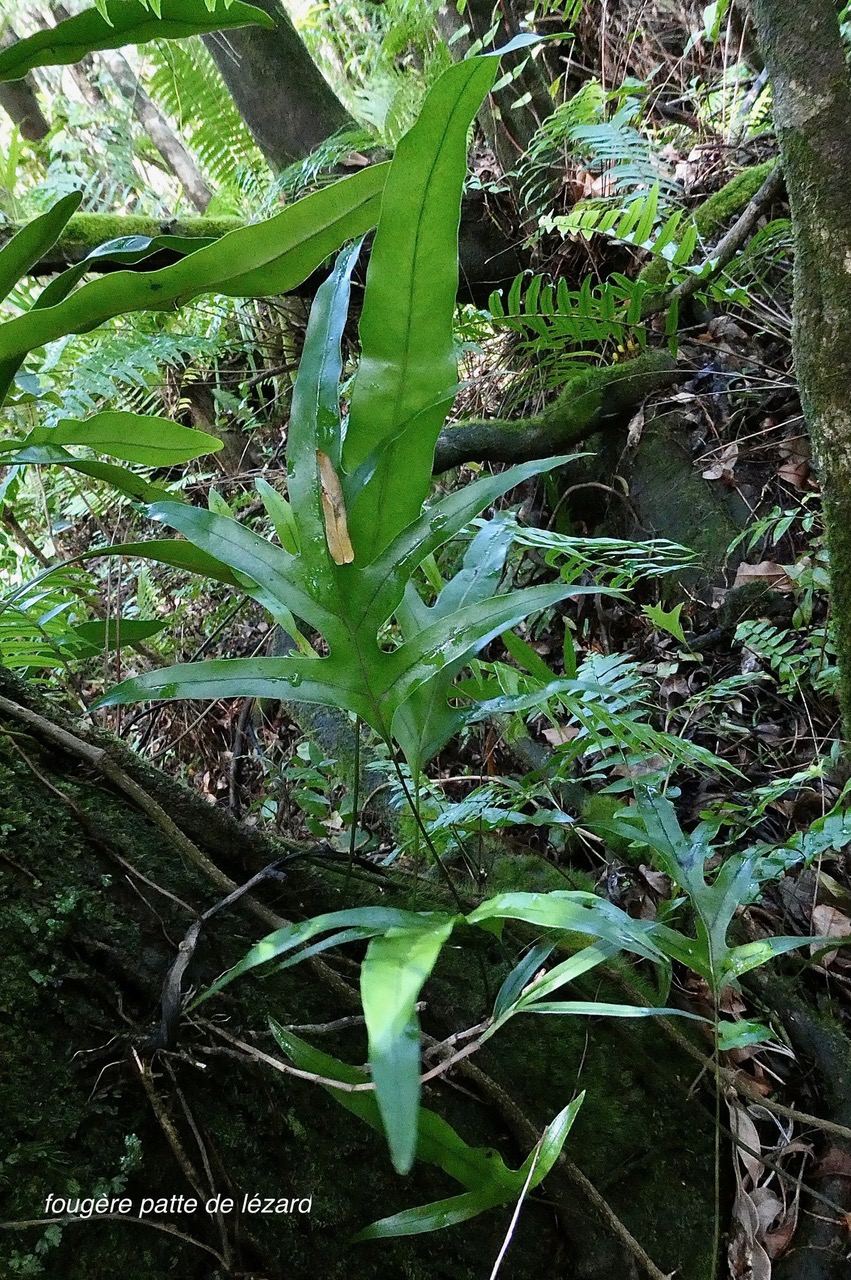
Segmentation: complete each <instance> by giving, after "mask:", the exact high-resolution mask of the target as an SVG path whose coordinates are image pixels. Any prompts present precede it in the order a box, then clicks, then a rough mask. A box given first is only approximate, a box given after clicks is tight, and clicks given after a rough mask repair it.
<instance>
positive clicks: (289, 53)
mask: <svg viewBox="0 0 851 1280" xmlns="http://www.w3.org/2000/svg"><path fill="white" fill-rule="evenodd" d="M256 4H257V7H258V8H260V9H263V10H265V12H266V13H268V14H270V15H271V16H272V17H273V18H274V19H275V27H274V29H272V30H267V29H266V28H263V27H245V28H243V29H241V30H238V31H229V32H227V33H226V34H224V33H221V32H219V33H218V34H216V35H210V36H204V37H203V39H204V43H205V45H206V46H207V48H208V50H209V51H210V54H211V56H212V58H213V61H214V62H215V64H216V66H217V67H218V69H219V71H220V73H221V76H222V79H223V80H224V82H225V84H226V85H227V87H228V89H229V90H230V92H231V95H232V97H233V100H234V102H235V103H236V105H237V108H238V110H239V112H240V114H241V116H242V118H243V119H244V120H245V123H246V124H247V125H248V128H249V129H250V130H251V133H252V135H253V137H254V140H255V141H256V143H257V145H258V147H259V148H260V150H261V151H262V152H263V154H264V156H265V157H266V159H267V160H268V161H269V164H270V165H271V167H272V168H273V169H275V170H280V169H285V168H286V167H287V165H290V164H292V163H293V161H295V160H300V159H301V158H302V157H303V156H306V155H308V154H309V153H310V152H311V151H313V150H314V149H315V148H316V147H317V146H318V145H319V144H320V143H321V142H324V141H325V139H326V138H329V137H330V136H331V135H332V134H333V133H337V132H338V131H339V130H340V129H345V128H352V127H354V121H353V120H352V117H351V116H350V115H349V113H348V111H346V109H345V107H344V106H343V104H342V103H341V102H340V100H339V99H338V98H337V96H336V95H335V93H334V91H333V90H332V89H331V87H330V85H328V84H327V82H326V81H325V79H324V77H323V75H322V73H321V71H320V70H319V68H318V67H317V66H316V64H315V63H314V62H313V59H312V58H311V56H310V54H309V53H308V51H307V49H306V48H305V46H304V44H303V43H302V40H301V38H300V36H299V34H298V32H297V31H296V29H295V27H294V26H293V24H292V22H291V21H290V19H289V17H288V16H287V14H286V13H285V11H284V8H283V6H282V5H281V4H280V2H279V0H256Z"/></svg>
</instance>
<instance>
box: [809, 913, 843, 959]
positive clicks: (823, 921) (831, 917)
mask: <svg viewBox="0 0 851 1280" xmlns="http://www.w3.org/2000/svg"><path fill="white" fill-rule="evenodd" d="M812 927H813V930H814V931H815V932H816V933H817V934H818V935H819V937H821V938H847V937H848V936H849V935H851V920H849V919H848V916H846V915H845V913H844V912H843V911H838V910H837V909H836V907H829V906H827V905H826V904H825V905H821V906H818V907H813V914H812ZM819 950H820V946H819V944H817V943H816V944H814V945H813V946H811V947H810V955H811V956H812V955H815V953H816V952H817V951H819ZM837 955H838V952H837V951H828V952H827V954H826V955H824V956H822V958H821V964H823V965H824V967H825V968H827V967H828V965H831V964H833V961H834V960H835V959H836V957H837Z"/></svg>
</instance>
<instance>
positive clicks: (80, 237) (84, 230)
mask: <svg viewBox="0 0 851 1280" xmlns="http://www.w3.org/2000/svg"><path fill="white" fill-rule="evenodd" d="M242 226H245V221H244V219H242V218H180V219H177V220H176V221H174V222H159V221H157V219H155V218H140V217H136V216H135V215H132V214H131V215H129V216H123V215H120V214H112V213H78V214H75V215H74V217H73V218H71V219H70V220H69V222H68V225H67V226H66V228H65V230H64V231H63V233H62V235H61V236H60V238H59V240H58V241H57V242H56V244H55V245H54V246H53V248H52V249H51V250H50V252H49V253H47V254H45V256H44V257H43V258H42V259H41V261H39V262H37V263H36V264H35V266H34V267H33V268H32V269H31V271H30V275H33V276H45V275H55V274H56V272H58V271H64V270H65V268H66V267H70V266H73V265H74V264H75V263H77V262H82V260H83V258H85V257H86V255H87V254H89V253H91V251H92V249H94V248H95V247H96V246H97V245H99V244H103V243H104V242H105V241H107V240H113V239H115V238H116V237H118V236H148V237H151V238H153V237H155V236H159V235H162V234H163V233H164V232H168V234H169V235H174V236H190V237H192V236H223V235H225V234H226V233H227V232H228V231H235V230H236V229H237V227H242ZM18 229H19V228H18V227H17V226H15V225H14V224H6V225H5V226H4V227H3V229H2V231H0V248H2V246H3V245H4V244H5V243H6V242H7V241H8V240H9V239H10V238H11V236H12V235H13V234H14V233H15V231H17V230H18ZM459 250H460V257H461V279H460V290H459V294H460V297H461V299H462V300H463V301H464V302H473V303H475V305H476V306H484V305H485V304H486V303H487V299H488V296H489V295H490V293H491V291H492V290H493V289H499V288H502V287H505V286H507V285H509V284H510V283H511V281H512V280H513V279H514V277H515V276H516V275H517V273H518V272H519V271H521V270H522V269H523V263H522V261H521V259H520V258H519V256H518V254H517V250H516V248H515V246H514V245H512V244H511V243H510V242H509V241H508V240H507V239H506V237H505V235H504V234H503V233H502V231H501V230H500V228H499V227H498V226H497V224H496V223H495V222H494V221H493V220H492V219H490V218H488V217H487V213H486V210H485V209H484V208H483V197H482V193H481V192H479V191H471V192H470V193H469V194H468V195H467V196H465V198H464V205H463V209H462V214H461V233H460V244H459ZM174 261H176V255H175V254H174V253H172V252H167V253H160V254H155V255H152V256H151V257H150V258H146V259H145V260H144V261H143V262H140V263H139V264H138V265H137V267H136V268H133V267H126V266H124V267H122V268H121V270H124V271H127V270H130V271H132V270H134V269H135V270H139V271H150V270H152V269H154V268H155V267H163V266H167V265H168V263H170V262H174ZM91 269H92V271H93V272H108V271H115V270H117V269H118V268H117V266H116V264H115V263H110V262H108V261H106V260H105V259H103V258H101V259H100V260H98V259H94V260H93V262H92V265H91ZM323 278H324V275H323V273H321V272H320V273H316V274H314V275H313V276H311V277H310V278H309V279H308V280H306V281H305V282H304V283H303V284H302V285H300V286H299V288H298V289H297V290H296V292H297V293H299V294H300V295H302V296H304V297H312V295H313V294H314V293H315V292H316V289H317V287H318V285H319V283H321V280H322V279H323Z"/></svg>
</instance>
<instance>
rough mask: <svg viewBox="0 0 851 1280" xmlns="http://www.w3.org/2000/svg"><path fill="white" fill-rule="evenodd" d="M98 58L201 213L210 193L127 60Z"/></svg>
mask: <svg viewBox="0 0 851 1280" xmlns="http://www.w3.org/2000/svg"><path fill="white" fill-rule="evenodd" d="M101 58H102V59H103V61H104V64H105V66H106V68H107V70H108V71H109V74H110V75H111V76H112V79H113V80H114V81H115V84H116V87H117V88H118V91H119V92H120V94H121V96H122V97H123V98H125V99H126V100H127V101H128V102H129V103H130V105H131V107H132V108H133V114H134V115H135V117H136V119H137V120H138V121H139V123H140V124H141V126H142V128H143V129H144V130H145V132H146V133H147V135H148V137H149V138H150V140H151V142H152V143H153V145H154V146H155V147H156V149H157V151H159V153H160V155H161V156H162V158H163V160H164V161H165V163H166V165H167V166H168V168H169V169H170V170H171V172H172V173H173V174H174V176H175V177H176V178H177V180H178V182H180V183H181V184H182V185H183V190H184V191H185V192H186V195H187V196H188V197H189V199H190V200H191V201H192V204H194V206H195V208H196V209H197V210H198V212H199V213H203V212H204V210H205V209H206V208H207V205H208V204H209V203H210V201H211V200H212V198H213V193H212V191H211V190H210V188H209V187H208V186H207V184H206V182H205V181H204V178H203V175H202V174H201V170H200V169H199V168H198V165H197V164H196V163H195V160H194V159H193V157H192V156H191V155H190V153H189V151H188V150H187V149H186V147H185V146H184V145H183V143H182V142H181V141H180V139H179V138H178V136H177V134H176V133H175V132H174V130H173V129H172V128H171V126H170V125H169V123H168V121H167V120H166V118H165V116H164V115H163V114H162V112H161V111H160V109H159V107H158V106H157V105H156V103H154V102H152V101H151V99H150V98H149V97H148V95H147V94H146V93H145V90H144V89H143V88H142V86H141V85H140V83H139V81H138V79H137V78H136V76H135V75H134V73H133V69H132V68H131V66H130V64H129V63H128V62H127V59H126V58H123V57H122V56H121V54H120V53H116V52H114V51H111V50H105V51H104V52H103V53H102V54H101Z"/></svg>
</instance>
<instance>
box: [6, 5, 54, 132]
mask: <svg viewBox="0 0 851 1280" xmlns="http://www.w3.org/2000/svg"><path fill="white" fill-rule="evenodd" d="M17 38H18V37H17V36H16V35H15V33H14V31H13V30H12V28H11V27H10V26H9V25H8V24H7V25H5V26H4V27H2V29H0V49H5V47H6V46H7V45H9V44H14V43H15V41H16V40H17ZM35 89H36V85H35V79H34V77H33V76H31V75H28V76H24V78H23V80H6V81H4V82H3V83H2V84H0V107H2V108H3V110H4V111H5V112H6V115H7V116H8V117H9V119H10V120H11V121H12V122H13V124H16V125H17V126H18V128H19V129H20V131H21V137H22V138H26V140H27V142H41V140H42V138H46V137H47V135H48V134H49V133H50V123H49V121H48V120H47V117H46V116H45V115H44V113H43V111H42V109H41V107H40V106H39V104H38V98H37V97H36V93H35Z"/></svg>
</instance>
